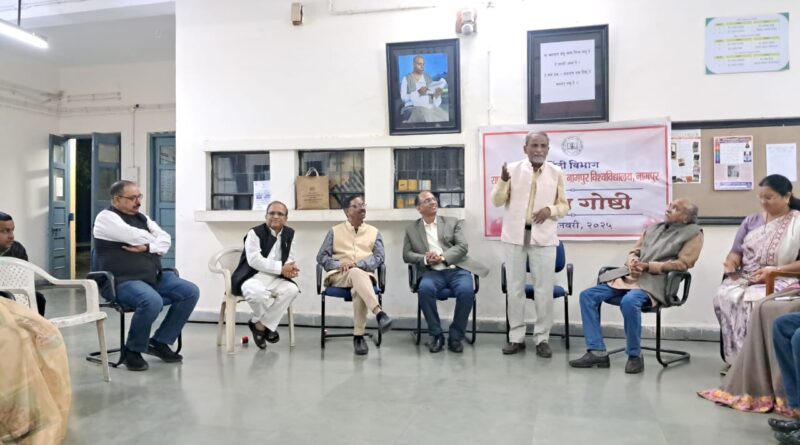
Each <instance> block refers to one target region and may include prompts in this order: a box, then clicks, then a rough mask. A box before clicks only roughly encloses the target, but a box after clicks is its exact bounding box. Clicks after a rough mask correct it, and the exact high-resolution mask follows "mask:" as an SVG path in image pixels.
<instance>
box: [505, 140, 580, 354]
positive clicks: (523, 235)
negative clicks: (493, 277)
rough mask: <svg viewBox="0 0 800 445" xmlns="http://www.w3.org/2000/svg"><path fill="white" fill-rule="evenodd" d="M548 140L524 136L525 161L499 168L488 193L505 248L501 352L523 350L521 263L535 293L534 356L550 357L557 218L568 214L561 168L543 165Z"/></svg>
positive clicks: (522, 272)
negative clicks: (505, 332) (497, 210)
mask: <svg viewBox="0 0 800 445" xmlns="http://www.w3.org/2000/svg"><path fill="white" fill-rule="evenodd" d="M549 150H550V138H549V137H548V136H547V133H544V132H538V131H532V132H530V133H528V135H527V136H526V137H525V145H524V147H523V151H524V152H525V154H526V155H527V159H523V160H520V161H517V162H512V163H511V164H508V165H506V164H503V170H502V173H501V176H500V181H498V182H497V184H495V186H494V188H493V189H492V202H493V203H494V205H495V207H500V206H505V214H504V215H503V229H502V232H501V235H500V240H501V241H502V242H503V243H504V244H505V262H506V270H507V274H508V323H509V328H510V330H509V343H508V344H507V345H506V346H505V347H504V348H503V354H507V355H508V354H516V353H518V352H521V351H523V350H525V329H526V326H525V282H526V270H525V269H526V264H527V265H528V266H529V268H530V272H531V276H532V278H533V291H534V294H535V295H536V297H537V298H536V299H535V300H534V303H535V304H536V311H535V313H536V316H535V317H534V321H533V323H534V330H533V337H534V338H533V339H534V342H535V343H536V355H538V356H540V357H545V358H550V357H552V355H553V352H552V351H551V349H550V345H548V344H547V340H548V337H549V336H550V328H551V327H552V325H553V297H552V295H553V286H554V284H555V262H556V247H557V246H558V235H557V233H556V231H557V228H558V223H557V222H556V221H557V220H558V219H559V218H561V217H563V216H564V215H566V214H567V212H568V211H569V203H568V202H567V199H566V197H565V196H564V185H565V183H566V179H565V178H564V174H563V173H562V172H561V169H560V168H559V167H557V166H555V165H553V164H552V163H549V162H547V153H548V151H549Z"/></svg>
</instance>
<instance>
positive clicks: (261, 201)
mask: <svg viewBox="0 0 800 445" xmlns="http://www.w3.org/2000/svg"><path fill="white" fill-rule="evenodd" d="M270 201H272V189H271V188H270V186H269V181H253V210H267V206H268V205H269V203H270Z"/></svg>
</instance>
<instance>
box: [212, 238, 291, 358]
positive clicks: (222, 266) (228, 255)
mask: <svg viewBox="0 0 800 445" xmlns="http://www.w3.org/2000/svg"><path fill="white" fill-rule="evenodd" d="M241 256H242V248H241V247H227V248H225V249H222V250H220V251H219V252H217V253H215V254H214V255H213V256H212V257H211V260H209V262H208V269H209V270H210V271H211V272H214V273H218V274H221V275H222V278H223V280H224V282H225V298H224V299H223V300H222V306H221V307H220V309H219V321H218V322H217V346H222V331H223V330H224V331H225V348H226V350H227V352H228V354H233V353H234V330H235V328H236V304H237V303H240V302H242V301H245V300H244V297H242V296H241V295H234V294H233V289H232V285H231V275H232V274H233V271H235V270H236V267H237V266H238V265H239V259H240V258H241ZM286 312H287V314H288V319H289V320H288V321H289V346H290V347H294V314H292V306H289V309H288V310H287V311H286ZM223 327H224V328H223Z"/></svg>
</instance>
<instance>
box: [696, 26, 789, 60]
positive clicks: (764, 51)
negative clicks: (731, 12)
mask: <svg viewBox="0 0 800 445" xmlns="http://www.w3.org/2000/svg"><path fill="white" fill-rule="evenodd" d="M788 69H789V13H788V12H783V13H780V14H765V15H753V16H741V17H711V18H707V19H706V74H729V73H750V72H756V71H782V70H788Z"/></svg>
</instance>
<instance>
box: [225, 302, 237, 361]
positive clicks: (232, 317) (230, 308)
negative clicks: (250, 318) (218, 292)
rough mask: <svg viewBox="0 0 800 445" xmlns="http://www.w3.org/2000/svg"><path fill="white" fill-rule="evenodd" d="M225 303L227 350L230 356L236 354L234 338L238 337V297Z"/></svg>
mask: <svg viewBox="0 0 800 445" xmlns="http://www.w3.org/2000/svg"><path fill="white" fill-rule="evenodd" d="M226 300H227V301H226V302H225V306H226V307H225V349H226V351H227V353H228V354H233V353H235V348H234V338H233V337H234V336H235V335H236V297H234V298H233V299H231V300H228V299H227V297H226Z"/></svg>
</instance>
